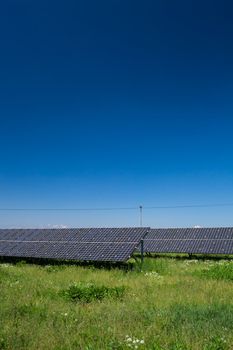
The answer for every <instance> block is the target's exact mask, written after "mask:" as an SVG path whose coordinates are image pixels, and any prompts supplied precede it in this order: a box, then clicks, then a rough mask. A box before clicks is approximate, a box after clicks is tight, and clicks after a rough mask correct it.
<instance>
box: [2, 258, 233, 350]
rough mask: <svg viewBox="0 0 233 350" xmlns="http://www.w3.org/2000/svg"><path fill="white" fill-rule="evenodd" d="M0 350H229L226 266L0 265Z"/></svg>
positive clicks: (232, 313)
mask: <svg viewBox="0 0 233 350" xmlns="http://www.w3.org/2000/svg"><path fill="white" fill-rule="evenodd" d="M0 349H17V350H20V349H30V350H34V349H35V350H36V349H50V350H53V349H56V350H66V349H67V350H68V349H80V350H104V349H139V350H140V349H154V350H155V349H156V350H159V349H160V350H162V349H164V350H165V349H168V350H185V349H195V350H197V349H198V350H200V349H204V350H226V349H233V262H228V261H225V260H220V261H213V260H206V261H203V260H185V259H171V258H157V259H154V258H147V259H145V263H144V266H143V271H139V270H138V269H136V268H135V269H134V270H133V271H126V270H123V269H120V268H113V269H104V268H102V269H101V268H95V267H93V266H89V267H88V266H86V267H81V266H75V265H61V266H58V265H46V266H39V265H33V264H23V263H18V264H14V265H13V264H10V263H1V264H0Z"/></svg>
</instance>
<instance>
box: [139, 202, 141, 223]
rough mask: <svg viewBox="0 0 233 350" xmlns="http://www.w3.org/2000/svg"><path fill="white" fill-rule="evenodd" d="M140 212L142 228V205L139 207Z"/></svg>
mask: <svg viewBox="0 0 233 350" xmlns="http://www.w3.org/2000/svg"><path fill="white" fill-rule="evenodd" d="M139 210H140V227H142V205H140V206H139Z"/></svg>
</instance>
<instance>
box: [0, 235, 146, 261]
mask: <svg viewBox="0 0 233 350" xmlns="http://www.w3.org/2000/svg"><path fill="white" fill-rule="evenodd" d="M148 230H149V228H79V229H76V228H74V229H34V230H33V229H13V230H11V229H9V230H0V256H7V257H21V258H51V259H66V260H80V261H122V262H123V261H126V260H128V259H129V258H130V257H131V255H132V254H133V252H134V251H135V249H136V248H137V246H138V245H139V244H140V241H141V240H142V239H143V238H144V236H145V235H146V233H147V232H148Z"/></svg>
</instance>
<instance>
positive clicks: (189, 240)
mask: <svg viewBox="0 0 233 350" xmlns="http://www.w3.org/2000/svg"><path fill="white" fill-rule="evenodd" d="M144 251H145V252H147V253H187V254H233V228H232V227H223V228H222V227H221V228H175V229H150V231H149V233H148V234H147V235H146V237H145V240H144Z"/></svg>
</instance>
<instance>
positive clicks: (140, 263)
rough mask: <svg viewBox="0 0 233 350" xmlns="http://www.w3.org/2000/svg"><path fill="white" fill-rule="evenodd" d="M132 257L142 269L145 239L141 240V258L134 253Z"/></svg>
mask: <svg viewBox="0 0 233 350" xmlns="http://www.w3.org/2000/svg"><path fill="white" fill-rule="evenodd" d="M132 258H133V259H134V260H135V261H136V263H137V264H138V266H139V267H140V269H142V265H143V262H144V240H143V239H141V241H140V259H139V258H138V257H137V256H135V255H134V254H133V255H132Z"/></svg>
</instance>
